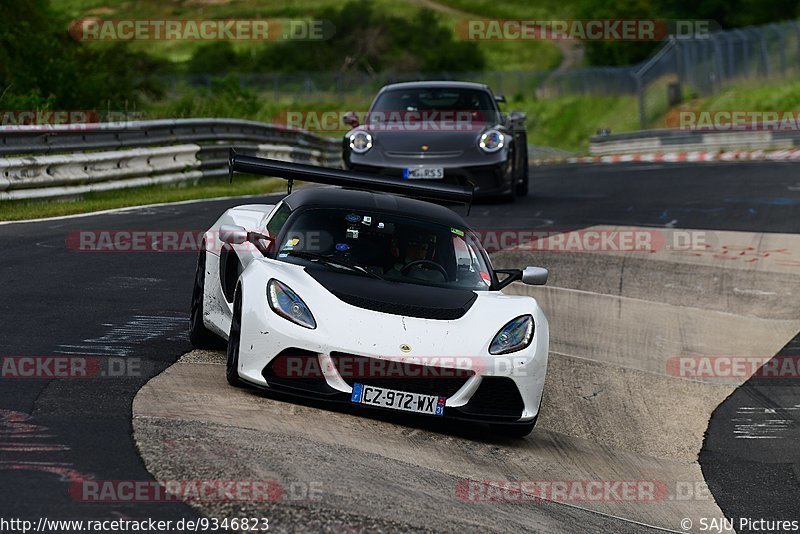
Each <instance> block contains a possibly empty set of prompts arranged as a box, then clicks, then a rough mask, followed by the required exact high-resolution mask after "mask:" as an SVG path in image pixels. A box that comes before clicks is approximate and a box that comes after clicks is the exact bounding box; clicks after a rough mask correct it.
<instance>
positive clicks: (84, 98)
mask: <svg viewBox="0 0 800 534" xmlns="http://www.w3.org/2000/svg"><path fill="white" fill-rule="evenodd" d="M0 20H2V21H3V24H1V25H0V107H2V108H4V109H95V108H98V109H114V110H119V109H123V108H130V107H131V106H134V105H135V104H136V102H137V100H138V95H139V94H141V93H143V92H144V93H148V94H150V95H158V94H159V90H158V87H157V86H156V85H154V84H152V83H151V82H150V81H148V78H147V77H146V76H142V73H153V72H154V71H156V70H157V68H158V66H159V65H158V64H157V63H156V62H155V61H154V60H153V59H152V58H150V57H149V56H147V55H144V54H134V53H131V52H130V51H129V50H128V49H127V48H126V47H125V44H124V43H118V44H113V45H109V44H106V43H102V44H97V46H90V45H88V44H87V43H80V42H78V41H75V40H74V39H72V38H71V37H70V35H69V33H68V31H67V30H68V26H69V23H68V21H67V19H66V17H64V16H62V15H60V14H58V13H55V12H53V11H52V10H51V9H50V7H49V5H48V3H47V2H46V1H45V0H2V2H0Z"/></svg>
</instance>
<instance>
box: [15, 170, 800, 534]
mask: <svg viewBox="0 0 800 534" xmlns="http://www.w3.org/2000/svg"><path fill="white" fill-rule="evenodd" d="M532 171H533V172H532V173H531V176H532V179H533V185H532V191H533V192H534V196H531V197H528V198H526V199H518V200H517V202H516V203H514V204H512V205H506V204H499V203H498V204H495V203H490V202H489V203H480V204H476V205H475V206H473V207H472V211H471V214H470V216H469V217H468V220H469V222H470V224H471V225H472V226H473V227H475V228H483V229H489V228H518V229H519V228H525V229H538V228H540V229H547V230H569V229H575V228H583V227H586V226H590V225H598V224H609V225H631V226H653V227H667V228H693V229H710V230H738V231H751V232H780V233H793V234H798V233H800V178H798V174H797V167H796V166H795V165H794V164H791V163H764V162H758V163H753V164H747V163H739V164H730V163H727V164H725V163H723V164H699V165H690V164H676V165H665V164H659V165H654V164H650V165H643V164H631V165H593V166H572V167H570V166H564V167H561V166H552V167H544V168H534V169H533V170H532ZM277 198H279V196H271V197H267V198H261V199H248V200H247V201H246V202H247V203H251V202H261V201H265V200H269V201H274V200H276V199H277ZM242 202H243V201H242V200H234V199H229V200H215V201H203V202H197V203H188V204H179V205H168V206H161V207H145V208H141V209H135V210H129V211H123V212H116V213H109V214H99V215H93V216H88V217H77V218H67V219H58V220H52V221H42V222H30V223H18V224H8V225H2V226H0V250H2V255H0V271H2V280H3V284H2V285H1V286H0V307H2V311H3V313H2V321H3V326H2V337H0V355H2V356H50V355H53V356H58V355H70V354H74V355H88V356H93V355H97V356H98V357H99V358H108V357H115V358H120V359H126V360H127V361H130V362H135V363H137V364H138V365H139V369H140V372H139V373H138V376H125V377H106V378H96V379H82V380H81V379H74V380H48V379H2V387H1V388H0V410H3V412H2V418H1V419H0V451H2V456H1V457H0V471H2V473H0V480H2V484H0V503H2V504H0V516H3V517H21V518H32V519H35V518H39V517H42V516H45V517H48V518H58V519H69V518H92V519H115V518H142V519H143V518H161V519H173V520H177V519H183V518H191V517H196V516H197V512H195V511H193V509H192V508H190V507H189V506H187V505H184V504H181V503H144V504H142V503H139V504H126V503H110V504H97V503H81V502H77V501H76V500H75V499H73V498H72V497H71V496H70V494H69V492H68V491H67V489H66V488H67V486H68V484H69V481H80V480H83V479H86V478H89V477H93V478H95V479H100V480H149V479H152V475H150V474H149V473H148V471H147V470H146V469H145V467H144V465H143V463H142V461H141V459H140V457H139V456H138V453H137V451H136V448H135V446H134V443H133V440H132V437H131V433H132V425H131V404H132V400H133V397H134V395H135V394H136V392H137V391H138V390H139V389H140V388H141V387H142V386H143V385H144V384H145V383H146V382H147V381H148V380H149V379H150V378H152V377H154V376H156V375H158V374H159V373H161V372H162V371H164V370H165V369H166V368H168V367H169V366H170V365H171V364H172V363H174V362H175V360H176V359H177V358H178V357H179V356H180V355H181V354H184V353H186V352H187V351H189V350H190V348H191V347H190V345H189V343H188V339H187V336H186V333H185V330H186V328H185V323H186V318H187V316H188V314H187V310H188V305H189V297H190V293H191V287H192V275H193V272H194V266H195V261H196V257H195V254H193V253H84V252H76V251H73V250H69V249H68V248H67V246H66V241H67V235H68V234H69V233H70V232H73V231H79V230H115V229H117V230H131V229H136V230H161V231H163V230H202V229H204V228H205V227H207V226H209V225H210V224H211V223H212V222H213V221H214V220H215V219H216V217H217V216H218V215H219V214H220V213H221V212H222V211H223V210H224V209H225V208H228V207H230V206H233V205H236V204H241V203H242ZM783 353H784V354H797V353H798V343H797V340H795V342H794V343H791V344H790V345H789V346H787V347H786V348H785V349H784V351H783ZM129 374H130V375H136V374H137V373H129ZM782 385H783V386H786V387H781V388H776V387H774V386H772V387H768V386H771V385H767V386H763V385H760V384H758V382H757V381H755V380H751V381H749V382H748V383H747V384H745V385H744V386H742V387H741V388H739V390H737V392H736V393H735V394H734V395H732V396H731V397H730V398H728V399H727V400H726V401H725V402H723V403H722V405H720V407H719V408H718V409H717V411H716V412H715V414H714V417H712V420H711V422H710V425H709V431H708V435H707V438H706V446H704V449H703V451H702V452H701V454H700V463H701V465H702V467H703V473H704V475H705V477H706V480H707V482H708V484H709V487H710V488H711V490H712V492H713V495H714V497H715V499H716V501H717V502H718V504H719V506H720V507H721V509H722V511H723V512H724V513H725V515H726V516H729V517H741V516H746V517H762V518H777V519H786V518H792V516H793V514H796V513H797V502H800V484H798V474H797V473H798V465H799V464H800V459H798V452H797V446H796V443H797V442H796V438H797V437H800V433H798V430H797V428H798V426H797V423H798V411H797V409H796V408H794V409H791V410H790V409H789V408H792V407H798V406H800V398H799V397H800V388H797V385H798V384H797V382H796V381H795V382H793V383H788V382H784V383H782ZM753 399H756V400H757V401H758V403H760V404H759V405H763V406H766V407H771V408H773V409H777V410H778V412H779V413H780V414H781V415H782V417H783V419H784V420H785V421H788V423H787V425H786V426H787V430H786V432H788V433H789V434H788V435H789V437H792V436H793V437H794V438H795V439H780V440H751V441H748V442H747V443H743V442H741V441H735V440H733V439H731V437H730V436H731V432H730V428H728V426H730V424H731V419H732V418H733V415H732V414H735V413H737V410H738V409H739V408H740V407H742V406H745V405H751V404H752V403H753ZM544 508H545V506H544V505H543V509H544ZM546 513H548V512H546V511H543V514H546ZM553 513H554V514H563V515H564V517H563V519H564V520H568V519H570V518H571V520H573V521H584V520H586V518H585V517H583V516H582V515H581V514H580V513H577V512H569V514H573V513H574V514H575V515H574V516H569V517H567V516H568V515H569V514H566V513H565V512H564V511H556V512H553ZM594 521H597V522H595V523H592V524H593V526H595V527H596V528H598V529H603V528H605V529H609V528H610V529H613V530H614V531H619V530H620V529H622V526H620V525H614V523H613V521H612V520H609V521H608V522H605V521H600V520H597V519H595V520H594Z"/></svg>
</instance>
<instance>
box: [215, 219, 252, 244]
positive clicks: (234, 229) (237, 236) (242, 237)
mask: <svg viewBox="0 0 800 534" xmlns="http://www.w3.org/2000/svg"><path fill="white" fill-rule="evenodd" d="M219 239H220V241H222V242H223V243H228V244H231V245H241V244H242V243H244V242H245V241H247V230H245V228H244V227H243V226H237V225H235V224H223V225H222V226H220V227H219Z"/></svg>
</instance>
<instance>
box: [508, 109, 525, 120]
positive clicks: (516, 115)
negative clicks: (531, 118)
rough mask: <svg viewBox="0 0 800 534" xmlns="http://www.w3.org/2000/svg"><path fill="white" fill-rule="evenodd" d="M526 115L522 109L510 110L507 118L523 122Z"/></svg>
mask: <svg viewBox="0 0 800 534" xmlns="http://www.w3.org/2000/svg"><path fill="white" fill-rule="evenodd" d="M527 117H528V116H527V115H526V114H525V112H524V111H512V112H511V113H509V114H508V118H509V119H511V120H512V121H519V122H524V121H525V119H526V118H527Z"/></svg>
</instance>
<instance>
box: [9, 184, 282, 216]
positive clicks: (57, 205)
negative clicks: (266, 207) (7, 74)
mask: <svg viewBox="0 0 800 534" xmlns="http://www.w3.org/2000/svg"><path fill="white" fill-rule="evenodd" d="M285 186H286V183H285V182H284V181H283V180H279V179H277V178H263V177H250V176H237V177H236V179H235V180H234V181H233V183H232V184H231V183H228V180H227V178H208V179H205V180H200V181H197V182H183V183H178V184H164V185H151V186H147V187H138V188H132V189H118V190H116V191H102V192H94V193H87V194H85V195H80V196H76V197H68V198H63V199H43V200H4V201H0V220H2V221H19V220H24V219H38V218H41V217H58V216H60V215H74V214H77V213H89V212H93V211H102V210H107V209H112V208H124V207H128V206H142V205H145V204H158V203H161V202H179V201H182V200H194V199H203V198H215V197H226V196H244V195H259V194H267V193H274V192H278V191H282V190H283V189H284V187H285Z"/></svg>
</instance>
